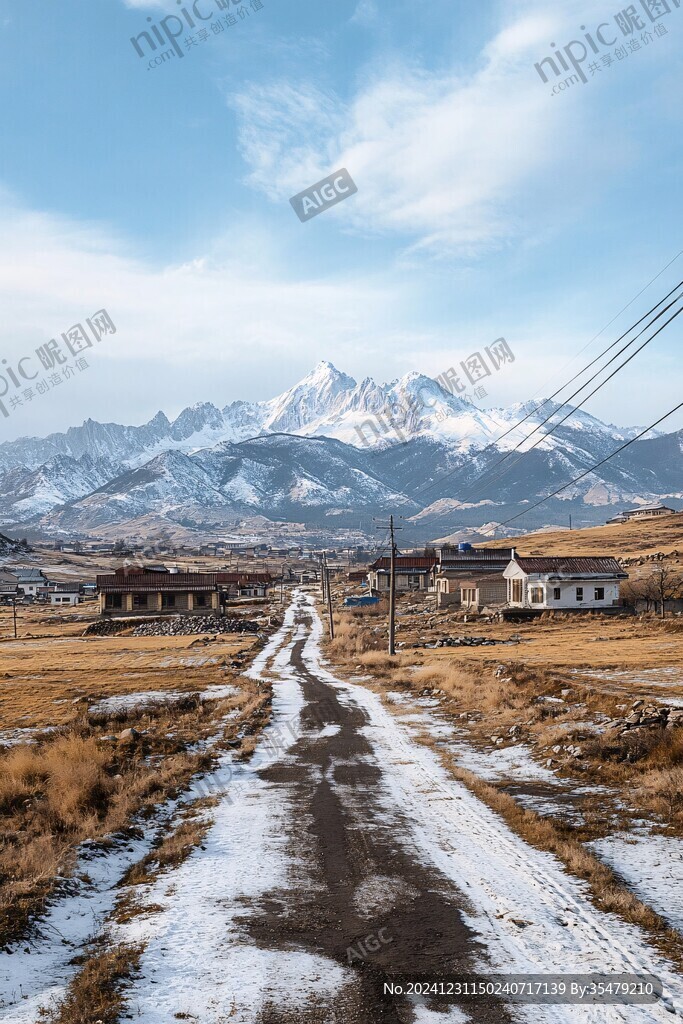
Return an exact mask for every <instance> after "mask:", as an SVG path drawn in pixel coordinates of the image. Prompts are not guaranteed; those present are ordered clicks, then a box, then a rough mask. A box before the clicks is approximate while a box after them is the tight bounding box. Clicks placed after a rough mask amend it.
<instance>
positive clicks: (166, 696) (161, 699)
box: [88, 684, 240, 715]
mask: <svg viewBox="0 0 683 1024" xmlns="http://www.w3.org/2000/svg"><path fill="white" fill-rule="evenodd" d="M239 692H240V691H239V689H238V687H236V686H232V685H228V684H225V685H218V686H209V687H207V688H206V690H202V692H201V693H200V695H199V696H200V698H201V700H222V699H223V698H225V697H235V696H236V695H237V694H238V693H239ZM187 696H189V692H188V691H183V690H140V691H139V692H138V693H125V694H122V695H121V696H118V697H105V698H104V699H103V700H98V701H97V702H96V703H95V704H92V705H91V706H90V707H89V708H88V711H89V712H90V714H100V715H115V714H118V713H119V712H121V711H130V710H131V709H132V708H137V707H141V706H145V705H148V704H170V703H172V702H173V701H176V700H182V698H183V697H187Z"/></svg>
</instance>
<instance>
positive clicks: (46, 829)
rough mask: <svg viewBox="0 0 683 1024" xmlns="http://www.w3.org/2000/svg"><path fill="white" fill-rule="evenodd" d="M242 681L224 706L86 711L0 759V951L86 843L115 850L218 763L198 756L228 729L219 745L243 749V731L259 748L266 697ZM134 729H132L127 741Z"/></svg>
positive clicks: (190, 699)
mask: <svg viewBox="0 0 683 1024" xmlns="http://www.w3.org/2000/svg"><path fill="white" fill-rule="evenodd" d="M242 683H243V689H242V690H241V692H240V693H239V694H238V695H236V696H234V697H230V698H226V699H223V700H213V701H201V700H200V699H199V697H198V695H196V694H195V695H188V696H187V697H184V698H181V699H179V700H176V701H174V702H171V703H168V704H163V705H152V706H149V707H148V708H136V709H134V711H133V710H130V711H121V712H119V713H117V714H115V715H103V714H100V715H90V714H88V712H87V710H86V711H83V712H82V714H81V717H80V718H79V719H78V721H77V722H74V723H72V724H70V725H68V726H65V727H63V728H62V729H60V730H57V731H55V732H52V733H45V734H44V735H43V737H42V738H41V739H40V740H39V741H38V742H36V743H32V744H23V745H20V746H15V747H10V748H9V749H7V750H5V751H4V752H3V753H1V754H0V948H3V947H4V948H7V947H8V946H9V945H10V944H11V943H12V942H13V941H16V940H17V939H18V938H19V937H21V935H22V934H23V933H24V932H25V931H26V929H27V927H28V926H29V924H30V921H31V919H32V918H34V917H35V916H36V915H38V914H40V913H41V912H43V911H44V910H45V908H46V905H47V903H48V902H49V900H50V898H51V897H52V896H53V895H54V894H55V892H56V889H57V887H58V881H57V880H58V879H64V878H67V877H69V875H70V874H71V873H72V872H73V870H74V866H75V864H76V860H77V855H78V847H79V845H80V844H81V843H82V842H84V841H85V840H89V841H95V842H99V843H102V844H103V845H104V846H105V847H106V846H112V845H113V844H114V843H115V842H116V838H117V836H122V835H125V834H126V832H127V831H128V832H129V831H130V829H131V826H133V825H135V823H136V822H138V821H140V820H141V819H144V818H145V817H150V816H151V815H152V814H153V813H154V811H155V808H156V807H157V806H158V805H160V804H161V803H163V802H164V801H166V800H167V799H169V798H173V797H175V796H177V795H178V793H180V792H181V791H182V790H183V789H185V788H186V787H187V785H188V784H189V782H190V780H191V778H192V776H193V775H195V774H196V773H197V772H200V771H205V770H207V769H208V768H210V767H211V766H212V764H213V762H214V756H215V754H214V753H212V752H208V751H206V750H201V749H199V750H197V749H196V745H197V744H198V743H199V742H200V741H202V740H207V739H209V738H210V737H211V738H213V737H215V736H216V732H217V730H224V732H223V737H222V741H223V742H224V743H230V745H231V746H232V747H233V748H237V749H238V748H239V742H240V739H241V733H242V730H244V729H248V730H249V737H248V742H249V743H252V742H253V741H254V736H255V735H256V733H257V731H258V730H260V729H261V728H262V727H263V725H264V724H266V723H267V721H268V719H269V715H270V711H269V700H270V698H269V695H268V694H267V693H263V692H259V688H258V686H257V684H256V683H254V682H253V681H251V680H246V679H243V680H242ZM228 716H230V717H228ZM252 716H254V719H255V721H254V722H252ZM129 727H133V728H134V729H135V730H136V732H135V733H131V734H129V735H128V736H126V733H125V730H126V729H127V728H129ZM113 730H117V731H119V739H117V738H116V736H115V735H113V734H112V733H113ZM121 730H124V733H123V735H124V737H126V738H123V737H122V736H121V732H120V731H121ZM216 749H218V744H216ZM135 827H137V825H135Z"/></svg>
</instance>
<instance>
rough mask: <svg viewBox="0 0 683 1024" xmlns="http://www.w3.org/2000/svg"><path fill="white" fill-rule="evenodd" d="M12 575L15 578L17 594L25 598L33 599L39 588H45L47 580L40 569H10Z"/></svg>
mask: <svg viewBox="0 0 683 1024" xmlns="http://www.w3.org/2000/svg"><path fill="white" fill-rule="evenodd" d="M12 574H13V575H14V576H16V578H17V588H18V591H19V594H20V595H21V594H23V595H24V596H25V597H32V598H35V597H36V596H37V594H38V590H39V588H40V587H46V586H47V583H48V581H47V579H46V578H45V576H44V575H43V573H42V572H41V571H40V569H33V568H26V567H19V568H16V569H12Z"/></svg>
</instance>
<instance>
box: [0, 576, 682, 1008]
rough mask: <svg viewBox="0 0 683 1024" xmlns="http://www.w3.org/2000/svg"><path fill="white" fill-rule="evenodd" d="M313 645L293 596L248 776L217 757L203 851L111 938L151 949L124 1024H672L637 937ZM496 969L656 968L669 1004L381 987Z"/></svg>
mask: <svg viewBox="0 0 683 1024" xmlns="http://www.w3.org/2000/svg"><path fill="white" fill-rule="evenodd" d="M321 633H322V627H321V624H320V620H319V619H318V616H317V614H316V612H315V610H314V608H313V603H312V599H311V598H310V597H308V596H306V595H305V594H303V593H298V594H297V595H295V598H294V602H293V604H292V606H291V607H290V609H289V611H288V613H287V616H286V619H285V623H284V625H283V627H282V629H281V630H280V631H279V633H278V634H277V635H276V636H275V637H274V638H273V639H272V640H271V642H270V643H269V644H268V646H267V647H266V648H265V649H264V651H263V652H262V654H261V655H260V656H259V658H258V659H257V662H256V663H255V665H254V667H253V669H252V670H251V674H252V675H254V676H256V677H257V678H258V677H261V678H263V677H264V676H265V674H266V673H272V674H273V676H274V678H275V680H276V682H275V698H274V703H273V706H274V721H273V725H272V726H271V727H270V729H269V731H268V733H267V735H266V736H264V738H263V740H262V742H261V744H260V746H259V748H258V750H257V752H256V755H255V757H254V759H253V761H252V763H251V764H250V765H249V766H248V767H246V768H239V769H235V768H233V767H231V766H229V765H227V763H226V764H225V765H223V766H222V768H221V769H219V770H218V771H217V772H216V773H215V775H214V776H212V777H209V778H207V779H205V780H204V781H203V782H202V783H200V784H199V785H198V787H197V792H199V793H202V792H207V791H209V792H216V793H219V794H220V796H221V800H220V803H219V805H218V806H217V807H216V808H215V809H214V810H213V811H212V815H213V824H212V827H211V829H210V831H209V833H208V836H207V838H206V840H205V841H204V843H203V846H202V848H201V849H198V850H196V851H195V853H194V854H193V855H192V856H191V857H190V858H189V859H188V860H187V861H185V863H183V864H182V865H181V866H179V867H178V868H176V869H175V870H173V871H170V872H167V873H164V874H162V875H161V876H160V877H159V879H158V880H157V881H156V882H155V883H153V884H151V885H150V886H148V887H147V889H146V891H145V894H144V900H145V902H146V903H147V905H148V906H149V907H150V912H149V914H146V915H143V916H141V917H138V918H134V919H133V920H132V921H131V922H129V923H128V924H126V925H124V926H117V928H116V930H115V938H116V939H117V940H118V941H136V942H137V941H142V942H144V943H145V946H146V948H145V953H144V955H143V958H142V966H141V974H140V977H138V978H137V979H136V980H135V981H134V982H133V984H132V986H131V988H130V994H129V1007H130V1011H129V1012H130V1014H131V1015H132V1016H133V1017H134V1018H135V1019H139V1020H140V1021H142V1022H143V1024H162V1022H164V1024H168V1022H169V1021H172V1020H174V1019H182V1020H196V1021H201V1022H202V1024H223V1022H235V1024H238V1022H239V1024H299V1022H301V1024H317V1022H325V1024H329V1022H339V1024H385V1022H386V1024H390V1022H391V1024H394V1022H406V1024H407V1022H412V1021H416V1022H427V1021H431V1020H434V1021H456V1022H463V1021H465V1022H466V1021H473V1022H482V1024H486V1022H493V1021H496V1022H498V1021H500V1022H506V1021H513V1020H521V1021H531V1022H539V1024H540V1022H544V1024H545V1022H552V1024H554V1022H557V1024H565V1022H566V1024H569V1022H572V1024H573V1022H583V1021H586V1022H610V1024H611V1022H618V1021H623V1022H628V1024H631V1022H633V1024H635V1022H642V1024H654V1022H656V1021H665V1020H671V1019H672V1013H676V1008H675V1007H676V1006H678V1005H679V1004H680V1003H681V985H680V979H679V978H678V977H677V976H676V975H675V974H674V973H673V971H672V970H671V969H670V967H669V966H668V965H667V964H665V963H664V962H663V961H662V960H661V959H660V958H659V957H658V955H657V954H656V953H655V952H654V951H653V950H652V949H651V948H650V947H649V946H648V945H647V944H646V942H645V941H644V939H643V937H642V936H641V935H640V933H639V932H638V931H637V929H635V928H632V927H630V926H627V925H625V924H624V923H623V922H621V921H619V920H618V919H616V918H614V917H610V916H608V915H605V914H601V913H600V912H599V911H597V910H595V909H594V907H593V906H592V905H591V904H590V902H589V901H588V899H587V897H586V894H585V890H584V888H583V886H582V884H581V883H580V882H578V881H576V880H575V879H573V878H571V877H570V876H568V875H567V874H566V873H565V871H564V870H563V868H562V867H561V866H560V865H559V863H558V862H557V861H555V860H554V858H553V857H551V856H550V855H547V854H543V853H540V852H539V851H537V850H535V849H533V848H532V847H530V846H528V845H527V844H525V843H524V842H523V841H522V840H521V839H519V838H517V837H516V836H515V835H514V834H513V833H512V832H511V831H510V830H509V829H508V828H507V826H506V825H505V824H504V822H502V820H501V819H499V818H498V817H496V815H494V814H493V813H492V812H491V811H489V810H488V808H486V807H485V806H483V805H482V804H481V803H480V802H478V801H477V800H476V798H475V797H474V796H473V795H472V794H471V793H469V791H468V790H466V789H465V788H464V787H462V786H461V785H460V784H458V783H456V782H453V781H452V780H450V779H449V778H448V777H447V776H446V775H445V773H444V771H443V769H442V768H441V767H440V765H439V763H438V762H437V760H436V758H435V756H434V755H433V754H432V752H431V751H430V750H429V749H427V748H424V747H420V746H418V745H416V744H414V743H413V742H412V741H411V740H410V739H409V738H408V736H407V734H406V733H405V732H404V731H403V727H402V726H401V725H400V724H399V723H398V722H397V721H396V719H395V718H394V717H393V716H392V715H391V713H390V712H389V711H387V709H386V708H385V707H384V706H383V705H382V703H381V701H380V699H379V698H378V697H377V696H376V695H375V694H373V693H371V692H370V691H369V690H367V689H366V688H365V687H363V686H362V685H356V684H352V683H343V682H340V681H339V680H337V679H335V678H334V676H333V675H332V674H331V673H330V672H329V671H328V670H327V669H326V667H325V665H324V663H323V662H322V659H321V656H320V637H321ZM502 972H511V973H518V974H538V973H552V972H555V973H567V972H576V973H582V974H587V973H595V972H605V973H607V972H609V973H629V974H634V973H639V974H643V973H652V974H655V975H658V976H659V977H660V978H662V980H663V982H664V987H665V996H666V1002H667V1005H664V1004H663V1003H658V1004H656V1005H639V1006H627V1007H623V1006H601V1007H586V1006H575V1005H574V1006H564V1005H556V1006H515V1007H507V1008H506V1007H505V1006H504V1005H502V1004H495V1003H494V1004H491V1005H465V1004H463V1005H461V1006H450V1007H445V1006H440V1005H438V1004H437V1003H433V1002H432V1003H430V1002H428V1001H426V1000H421V1001H419V1002H416V1001H415V1000H411V999H409V998H407V997H406V996H405V995H396V994H394V995H393V996H392V995H388V994H386V993H385V991H384V982H385V981H386V980H387V979H390V978H392V977H395V976H396V975H402V974H403V975H405V974H408V975H411V974H413V975H417V974H420V975H424V974H430V975H434V976H437V975H443V976H447V975H451V974H454V973H457V974H473V973H478V974H482V973H502ZM31 1005H35V1001H34V1002H33V1003H32V1004H31ZM0 1016H2V1014H0ZM5 1016H6V1019H8V1020H10V1021H12V1024H19V1022H24V1021H28V1020H30V1019H31V1018H30V1016H26V1013H25V1012H24V1013H23V1014H22V1012H21V1011H19V1010H17V1011H16V1012H15V1013H14V1014H13V1013H12V1012H11V1011H10V1014H9V1015H5Z"/></svg>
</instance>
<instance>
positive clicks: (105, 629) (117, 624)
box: [83, 619, 133, 636]
mask: <svg viewBox="0 0 683 1024" xmlns="http://www.w3.org/2000/svg"><path fill="white" fill-rule="evenodd" d="M132 625H133V623H132V622H129V621H128V620H127V619H98V620H97V622H91V623H90V625H89V626H88V627H87V628H86V629H85V630H84V631H83V636H116V634H117V633H123V631H124V630H126V629H129V628H130V627H131V626H132Z"/></svg>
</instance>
